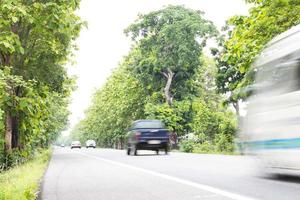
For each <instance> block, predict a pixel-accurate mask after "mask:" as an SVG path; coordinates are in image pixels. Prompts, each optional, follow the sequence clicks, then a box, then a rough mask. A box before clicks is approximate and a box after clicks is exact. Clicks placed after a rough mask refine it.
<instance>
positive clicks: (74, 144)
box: [71, 141, 81, 149]
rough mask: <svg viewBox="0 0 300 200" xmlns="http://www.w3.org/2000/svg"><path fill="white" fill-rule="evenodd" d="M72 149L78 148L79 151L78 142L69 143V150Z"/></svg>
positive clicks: (79, 144) (79, 145)
mask: <svg viewBox="0 0 300 200" xmlns="http://www.w3.org/2000/svg"><path fill="white" fill-rule="evenodd" d="M73 148H79V149H81V143H80V141H73V142H72V143H71V149H73Z"/></svg>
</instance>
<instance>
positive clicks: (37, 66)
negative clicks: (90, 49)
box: [0, 0, 84, 169]
mask: <svg viewBox="0 0 300 200" xmlns="http://www.w3.org/2000/svg"><path fill="white" fill-rule="evenodd" d="M79 3H80V1H79V0H60V1H57V0H51V1H43V0H34V1H33V0H1V1H0V122H1V123H0V131H1V133H2V134H1V135H0V168H1V169H5V168H8V167H10V166H12V165H14V164H16V163H18V162H23V161H26V160H27V159H29V158H31V157H32V156H33V155H34V152H35V150H36V149H38V148H44V147H48V145H49V144H50V143H51V142H52V141H54V140H55V139H56V137H57V136H58V135H59V133H60V132H61V131H62V130H64V129H65V128H66V126H67V122H68V120H67V119H68V115H69V111H68V109H67V105H68V103H69V96H70V93H71V91H72V90H73V88H74V80H73V78H71V77H69V76H68V75H67V71H66V68H65V64H66V63H67V61H68V60H70V59H71V58H72V51H73V50H74V48H75V44H74V40H75V38H76V37H78V35H79V32H80V29H81V27H82V26H83V25H84V23H83V22H82V21H81V19H80V18H79V17H78V16H77V15H76V14H75V10H76V9H78V7H79Z"/></svg>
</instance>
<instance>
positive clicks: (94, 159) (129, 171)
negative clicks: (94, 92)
mask: <svg viewBox="0 0 300 200" xmlns="http://www.w3.org/2000/svg"><path fill="white" fill-rule="evenodd" d="M41 189H42V191H41V195H40V199H42V200H98V199H99V200H156V199H157V200H169V199H170V200H199V199H201V200H227V199H228V200H230V199H235V200H237V199H238V200H252V199H266V200H277V199H278V200H294V199H295V200H298V199H300V178H296V177H293V178H292V177H285V178H266V177H262V176H260V175H259V174H258V173H257V171H256V167H255V161H254V160H251V159H249V158H247V157H242V156H222V155H200V154H186V153H170V154H169V155H164V154H163V153H161V155H155V154H154V153H153V152H147V151H142V152H140V154H139V155H138V156H127V155H125V151H120V150H111V149H85V148H83V149H73V150H71V149H69V148H68V147H65V148H55V150H54V153H53V157H52V159H51V161H50V164H49V167H48V169H47V172H46V174H45V176H44V180H43V183H42V187H41Z"/></svg>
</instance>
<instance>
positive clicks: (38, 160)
mask: <svg viewBox="0 0 300 200" xmlns="http://www.w3.org/2000/svg"><path fill="white" fill-rule="evenodd" d="M50 156H51V150H49V149H48V150H43V151H40V152H38V153H37V154H36V156H35V158H34V159H33V160H30V161H29V162H27V163H25V164H22V165H19V166H17V167H15V168H13V169H10V170H8V171H5V172H2V173H0V197H1V198H3V199H10V200H34V199H36V198H37V194H38V187H39V182H40V179H41V178H42V176H43V174H44V171H45V168H46V166H47V164H48V161H49V160H50Z"/></svg>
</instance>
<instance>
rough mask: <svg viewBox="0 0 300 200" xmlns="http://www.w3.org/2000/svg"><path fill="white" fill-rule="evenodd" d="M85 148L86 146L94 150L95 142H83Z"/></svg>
mask: <svg viewBox="0 0 300 200" xmlns="http://www.w3.org/2000/svg"><path fill="white" fill-rule="evenodd" d="M85 146H86V148H89V147H93V148H96V142H95V140H88V141H86V142H85Z"/></svg>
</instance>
